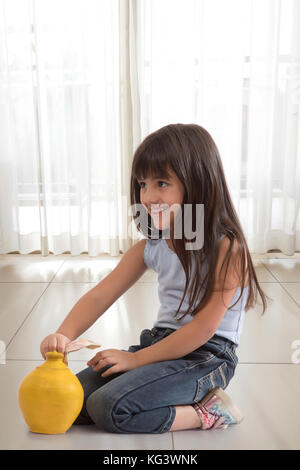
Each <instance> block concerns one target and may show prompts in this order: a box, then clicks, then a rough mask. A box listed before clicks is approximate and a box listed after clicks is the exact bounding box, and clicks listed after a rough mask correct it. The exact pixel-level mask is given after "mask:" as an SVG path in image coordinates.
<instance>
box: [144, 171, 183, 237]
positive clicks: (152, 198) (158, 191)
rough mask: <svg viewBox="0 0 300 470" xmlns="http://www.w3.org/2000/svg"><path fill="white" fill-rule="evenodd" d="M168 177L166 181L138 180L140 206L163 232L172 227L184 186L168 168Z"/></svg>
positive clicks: (158, 179)
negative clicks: (141, 205) (142, 206)
mask: <svg viewBox="0 0 300 470" xmlns="http://www.w3.org/2000/svg"><path fill="white" fill-rule="evenodd" d="M168 175H169V176H168V178H167V179H166V178H154V179H152V178H145V179H140V180H138V182H139V185H140V200H141V204H143V205H144V207H145V208H146V209H147V211H148V213H149V214H150V215H151V217H152V220H153V223H154V226H155V227H156V228H157V229H159V230H164V229H166V228H168V227H169V226H171V227H173V222H174V219H175V217H176V215H177V213H178V212H179V210H180V206H181V204H182V201H183V197H184V186H183V184H182V183H181V181H180V180H179V178H178V177H177V175H176V174H175V173H174V172H173V171H172V170H171V169H170V168H169V169H168ZM173 204H175V206H173ZM172 206H173V208H172ZM171 208H172V210H171Z"/></svg>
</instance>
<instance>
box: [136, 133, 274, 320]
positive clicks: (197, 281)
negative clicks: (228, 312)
mask: <svg viewBox="0 0 300 470" xmlns="http://www.w3.org/2000/svg"><path fill="white" fill-rule="evenodd" d="M167 168H171V169H172V171H173V172H174V173H175V174H176V175H177V177H178V178H179V180H180V181H181V183H182V184H183V185H184V198H183V201H182V208H181V209H182V211H184V204H191V205H192V207H195V205H196V204H204V207H205V217H204V244H203V247H202V248H201V249H200V250H193V255H194V256H195V259H196V264H195V265H196V275H193V276H192V278H193V279H192V281H193V282H192V283H191V289H190V297H189V308H188V310H187V311H186V312H185V313H184V315H183V316H182V317H181V318H180V319H178V320H181V319H182V318H183V317H185V315H187V314H188V313H189V312H190V313H191V315H195V314H196V313H197V312H199V310H201V309H202V308H204V307H205V306H206V304H207V303H208V302H209V300H210V298H211V296H212V293H213V291H214V290H215V288H214V287H215V269H216V265H217V261H218V255H219V247H220V237H221V235H222V234H225V236H227V237H228V239H229V240H230V245H229V249H228V251H227V253H226V256H225V259H224V261H223V263H222V268H221V270H222V269H223V266H224V264H225V262H226V261H227V264H226V271H225V277H224V283H223V288H224V285H225V280H226V274H227V270H228V265H229V262H230V258H231V255H232V253H233V245H234V242H235V240H236V242H235V244H236V246H238V255H237V256H238V260H239V262H238V264H239V266H240V268H241V269H240V272H241V282H240V286H241V293H240V296H239V298H238V299H237V301H236V302H235V303H234V304H233V305H232V306H231V307H228V308H232V307H233V306H234V305H236V303H237V302H238V301H239V299H240V298H241V296H242V293H243V290H244V288H245V287H246V284H245V278H246V274H248V286H249V292H248V299H247V302H246V305H245V311H248V310H249V309H250V308H252V307H253V306H254V305H255V304H256V302H257V292H259V294H260V297H261V299H262V302H263V312H262V313H264V312H265V310H266V308H267V302H266V298H268V299H269V297H268V296H267V295H266V294H265V293H264V292H263V290H262V289H261V287H260V285H259V282H258V280H257V277H256V273H255V270H254V267H253V263H252V260H251V256H250V253H249V250H248V246H247V242H246V239H245V236H244V234H243V230H242V227H241V225H240V222H239V218H238V215H237V213H236V211H235V209H234V206H233V203H232V200H231V197H230V194H229V190H228V187H227V183H226V178H225V174H224V169H223V165H222V161H221V157H220V154H219V150H218V148H217V146H216V144H215V142H214V140H213V139H212V137H211V135H210V134H209V133H208V132H207V131H206V130H205V129H204V128H203V127H201V126H199V125H197V124H169V125H167V126H164V127H162V128H160V129H158V130H157V131H155V132H153V133H151V134H149V135H148V136H147V137H146V138H145V139H144V140H143V142H142V143H141V144H140V145H139V146H138V148H137V149H136V151H135V153H134V157H133V162H132V171H131V189H130V197H131V205H132V206H133V205H135V204H141V200H140V185H139V183H138V180H139V179H142V178H147V177H150V176H159V177H161V178H163V177H165V176H166V174H167ZM144 210H145V211H146V209H144ZM133 217H134V219H135V218H136V217H137V216H133ZM193 217H194V212H193ZM148 222H149V223H151V216H150V214H148ZM149 223H148V225H149ZM136 225H137V224H136ZM193 226H195V225H194V221H193ZM137 229H138V230H139V231H140V232H142V233H143V234H144V235H145V233H144V231H142V230H141V227H140V225H137ZM182 233H183V235H182V237H181V238H179V239H178V238H173V236H172V232H171V236H170V238H171V241H172V245H173V247H174V251H175V253H176V254H177V256H178V258H179V260H180V262H181V264H182V266H183V269H184V271H185V275H186V285H185V289H184V294H183V297H182V299H181V302H180V305H179V307H178V309H177V312H176V314H175V316H176V315H177V314H178V312H179V311H180V308H181V305H182V302H183V300H184V297H185V295H186V292H187V290H188V287H189V283H190V276H191V269H192V254H191V250H186V249H185V243H186V242H190V240H186V238H185V236H184V231H182ZM161 235H162V231H161V230H159V238H160V237H161ZM147 238H151V235H150V237H148V236H147ZM235 259H236V258H235ZM204 260H206V262H207V263H208V266H209V269H208V272H207V274H206V276H205V277H204V279H202V278H201V266H202V263H203V261H204ZM246 266H247V270H246V269H245V268H246ZM246 271H247V272H246ZM203 286H205V291H204V295H203V296H202V298H201V301H200V303H198V305H195V307H194V308H193V305H194V303H195V301H196V300H197V299H199V296H200V291H201V290H202V288H203Z"/></svg>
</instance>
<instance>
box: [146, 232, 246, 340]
mask: <svg viewBox="0 0 300 470" xmlns="http://www.w3.org/2000/svg"><path fill="white" fill-rule="evenodd" d="M223 236H224V235H222V236H221V238H223ZM144 261H145V264H146V266H147V267H148V268H149V269H153V270H154V271H155V272H157V273H158V296H159V300H160V308H159V311H158V316H157V320H156V322H155V323H154V326H155V327H160V328H173V329H176V330H177V329H178V328H180V327H181V326H183V325H186V324H187V323H189V322H190V321H192V320H193V319H194V317H193V316H192V315H191V314H190V313H188V314H187V315H186V316H185V317H184V318H183V319H181V320H180V321H178V320H177V319H178V318H180V317H181V316H182V315H183V314H184V313H185V312H186V311H187V309H188V306H189V304H188V299H189V294H190V288H189V289H188V291H187V293H186V295H185V298H184V301H183V302H182V305H181V308H180V311H179V312H178V314H177V316H176V317H175V313H176V311H177V308H178V307H179V304H180V302H181V299H182V296H183V293H184V287H185V281H186V277H185V272H184V269H183V267H182V264H181V262H180V260H179V258H178V256H177V255H176V253H175V252H174V251H172V250H171V249H170V248H169V246H168V244H167V242H166V240H165V239H164V238H163V239H159V240H150V239H146V244H145V250H144ZM206 272H207V263H204V264H203V267H202V272H201V275H202V276H205V274H206ZM248 290H249V287H248V286H247V287H246V288H245V289H244V291H243V295H242V297H241V298H240V300H239V301H238V303H237V304H236V305H235V306H234V307H233V308H232V309H228V310H227V311H226V313H225V315H224V317H223V318H222V321H221V323H220V324H219V327H218V329H217V331H216V332H215V334H216V335H219V336H223V337H224V338H227V339H230V340H231V341H232V342H233V343H235V344H237V345H238V344H239V339H240V335H241V332H242V327H243V321H244V314H245V310H244V309H245V305H246V302H247V298H248ZM240 292H241V288H240V287H238V288H237V290H236V292H235V296H234V298H233V299H232V301H231V302H230V305H233V304H234V303H235V302H236V301H237V299H238V297H239V295H240ZM203 295H204V291H203V289H202V294H200V296H199V298H198V300H199V302H200V300H201V298H202V297H203ZM199 302H197V303H199Z"/></svg>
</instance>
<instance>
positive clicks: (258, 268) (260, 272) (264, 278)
mask: <svg viewBox="0 0 300 470" xmlns="http://www.w3.org/2000/svg"><path fill="white" fill-rule="evenodd" d="M252 262H253V266H254V269H255V273H256V277H257V280H258V282H274V281H276V278H275V277H274V276H273V275H272V273H270V271H268V269H267V268H266V267H265V266H264V264H263V262H264V260H262V259H253V260H252Z"/></svg>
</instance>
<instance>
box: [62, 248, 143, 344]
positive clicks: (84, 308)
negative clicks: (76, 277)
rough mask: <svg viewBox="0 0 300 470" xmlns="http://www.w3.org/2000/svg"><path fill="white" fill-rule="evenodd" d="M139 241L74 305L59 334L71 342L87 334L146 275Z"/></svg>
mask: <svg viewBox="0 0 300 470" xmlns="http://www.w3.org/2000/svg"><path fill="white" fill-rule="evenodd" d="M145 243H146V240H145V239H143V240H140V241H139V242H137V243H135V244H134V245H133V246H132V247H131V248H129V250H127V251H126V253H124V255H123V256H122V258H121V260H120V262H119V263H118V265H117V266H116V267H115V269H114V270H113V271H112V272H111V273H110V274H109V275H108V276H106V277H105V278H104V279H103V281H101V282H100V283H99V284H97V286H95V287H94V288H93V289H91V290H90V291H88V292H87V293H86V294H85V295H84V296H83V297H81V298H80V299H79V301H78V302H77V303H76V304H75V305H74V307H73V308H72V310H71V311H70V313H69V314H68V315H67V317H66V318H65V320H64V321H63V323H62V324H61V325H60V327H59V328H58V330H57V331H56V333H60V334H62V335H64V336H67V337H68V338H69V339H70V340H71V341H73V340H74V339H76V338H77V337H78V336H80V335H81V334H82V333H83V332H84V331H86V330H87V329H88V328H89V327H90V326H91V325H92V324H93V323H94V322H95V321H96V320H97V319H98V318H99V317H100V316H101V315H102V314H103V313H104V312H105V311H106V310H107V309H108V308H109V307H110V306H111V305H112V304H113V303H114V302H115V301H116V300H117V299H118V298H119V297H120V296H121V295H122V294H124V292H126V291H127V290H128V289H129V288H130V287H131V286H132V285H133V284H134V283H135V282H136V281H137V280H138V279H139V278H140V277H141V276H142V274H143V273H144V272H145V271H146V269H147V266H146V265H145V263H144V248H145Z"/></svg>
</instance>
